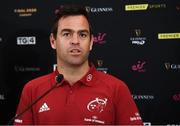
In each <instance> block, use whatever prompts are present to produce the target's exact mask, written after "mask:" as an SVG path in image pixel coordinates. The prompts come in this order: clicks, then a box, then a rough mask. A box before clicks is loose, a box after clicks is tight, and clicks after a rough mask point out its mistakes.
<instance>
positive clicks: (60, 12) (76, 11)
mask: <svg viewBox="0 0 180 126" xmlns="http://www.w3.org/2000/svg"><path fill="white" fill-rule="evenodd" d="M55 15H56V17H55V20H54V23H53V26H52V28H51V33H52V34H53V36H54V37H55V38H56V35H57V29H58V21H59V20H60V19H61V18H62V17H66V16H72V15H83V16H85V17H86V19H87V21H88V23H89V30H90V35H92V27H91V24H90V20H89V15H88V12H87V11H86V8H85V7H84V6H81V5H74V4H70V5H61V6H60V7H59V8H57V9H56V10H55Z"/></svg>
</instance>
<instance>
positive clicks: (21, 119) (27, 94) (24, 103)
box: [14, 83, 33, 125]
mask: <svg viewBox="0 0 180 126" xmlns="http://www.w3.org/2000/svg"><path fill="white" fill-rule="evenodd" d="M31 99H32V95H31V87H30V86H29V83H27V84H26V85H25V87H24V88H23V91H22V94H21V98H20V102H19V105H18V109H17V112H16V115H18V114H20V113H22V112H23V111H24V110H25V109H27V107H28V106H29V105H30V104H31V101H32V100H31ZM27 124H28V125H30V124H31V125H32V124H33V118H32V108H29V109H27V110H26V111H25V112H23V113H22V114H20V116H18V117H17V118H15V119H14V125H27Z"/></svg>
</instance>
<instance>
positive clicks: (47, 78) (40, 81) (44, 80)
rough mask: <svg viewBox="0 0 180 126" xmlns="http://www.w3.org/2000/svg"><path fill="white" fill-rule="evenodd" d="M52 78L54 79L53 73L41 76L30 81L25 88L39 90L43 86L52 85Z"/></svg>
mask: <svg viewBox="0 0 180 126" xmlns="http://www.w3.org/2000/svg"><path fill="white" fill-rule="evenodd" d="M52 78H53V72H52V73H49V74H46V75H42V76H39V77H37V78H34V79H32V80H30V81H29V82H28V83H26V84H25V86H24V88H26V89H27V88H28V89H29V88H37V87H40V86H42V85H43V86H44V85H46V84H50V83H51V82H52Z"/></svg>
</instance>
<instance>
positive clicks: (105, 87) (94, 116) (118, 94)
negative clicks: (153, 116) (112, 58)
mask: <svg viewBox="0 0 180 126" xmlns="http://www.w3.org/2000/svg"><path fill="white" fill-rule="evenodd" d="M57 74H58V72H57V71H55V72H53V73H50V74H48V75H45V76H42V77H39V78H37V79H34V80H32V81H30V82H29V83H27V84H26V85H25V87H24V89H23V91H22V95H21V100H20V103H19V106H18V110H17V113H20V112H21V111H23V110H24V109H25V108H26V107H27V106H28V104H30V103H31V102H32V101H34V100H35V99H37V98H38V97H39V96H41V95H42V94H43V93H44V92H46V91H47V90H49V89H50V88H51V87H52V86H53V85H54V84H55V77H56V75H57ZM14 124H17V125H19V124H23V125H25V124H31V125H33V124H36V125H38V124H49V125H50V124H51V125H53V124H54V125H55V124H59V125H60V124H76V125H77V124H79V125H84V124H89V125H91V124H92V125H93V124H111V125H114V124H128V125H132V124H142V120H141V117H140V115H139V112H138V109H137V107H136V105H135V102H134V101H133V99H132V96H131V94H130V91H129V89H128V87H127V86H126V85H125V84H124V83H123V82H122V81H121V80H119V79H117V78H115V77H113V76H111V75H108V74H105V73H103V72H100V71H97V70H96V69H95V67H94V66H93V65H92V67H91V68H90V70H89V72H88V73H87V74H86V75H85V76H84V77H83V78H82V79H81V80H79V81H78V82H76V83H75V84H74V85H73V86H70V84H69V83H68V82H67V81H65V80H63V81H62V82H61V83H60V84H58V85H57V86H56V87H55V88H54V89H53V90H52V91H51V92H50V93H48V94H47V95H46V96H44V97H43V98H42V99H40V100H39V101H38V102H37V103H36V104H35V105H33V106H32V108H31V109H29V110H28V111H26V112H25V113H24V114H22V116H20V117H18V118H17V119H15V121H14Z"/></svg>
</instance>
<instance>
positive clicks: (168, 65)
mask: <svg viewBox="0 0 180 126" xmlns="http://www.w3.org/2000/svg"><path fill="white" fill-rule="evenodd" d="M164 66H165V68H166V70H180V64H174V63H168V62H167V63H164Z"/></svg>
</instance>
